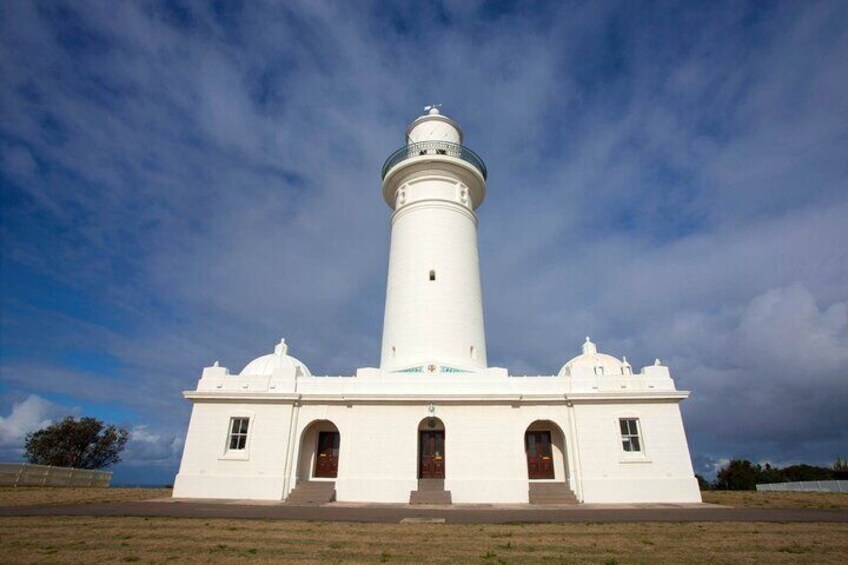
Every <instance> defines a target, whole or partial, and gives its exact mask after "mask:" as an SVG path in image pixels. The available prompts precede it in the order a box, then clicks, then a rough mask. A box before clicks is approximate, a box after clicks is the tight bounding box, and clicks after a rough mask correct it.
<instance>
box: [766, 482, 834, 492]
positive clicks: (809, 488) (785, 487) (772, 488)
mask: <svg viewBox="0 0 848 565" xmlns="http://www.w3.org/2000/svg"><path fill="white" fill-rule="evenodd" d="M757 490H759V491H768V492H848V481H801V482H796V483H772V484H768V485H757Z"/></svg>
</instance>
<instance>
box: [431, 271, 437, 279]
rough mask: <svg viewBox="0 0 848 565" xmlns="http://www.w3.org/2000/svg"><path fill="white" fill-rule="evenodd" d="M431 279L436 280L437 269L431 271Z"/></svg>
mask: <svg viewBox="0 0 848 565" xmlns="http://www.w3.org/2000/svg"><path fill="white" fill-rule="evenodd" d="M430 280H431V281H434V280H436V271H430Z"/></svg>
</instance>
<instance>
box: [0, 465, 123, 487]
mask: <svg viewBox="0 0 848 565" xmlns="http://www.w3.org/2000/svg"><path fill="white" fill-rule="evenodd" d="M111 480H112V472H111V471H90V470H88V469H73V468H71V467H52V466H50V465H29V464H27V463H0V486H6V487H108V486H109V482H110V481H111Z"/></svg>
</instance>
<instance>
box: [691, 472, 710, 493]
mask: <svg viewBox="0 0 848 565" xmlns="http://www.w3.org/2000/svg"><path fill="white" fill-rule="evenodd" d="M695 478H696V479H697V480H698V489H700V490H710V489H711V488H713V485H711V484H710V482H709V481H708V480H707V479H705V478H704V477H702V476H701V475H699V474H698V473H695Z"/></svg>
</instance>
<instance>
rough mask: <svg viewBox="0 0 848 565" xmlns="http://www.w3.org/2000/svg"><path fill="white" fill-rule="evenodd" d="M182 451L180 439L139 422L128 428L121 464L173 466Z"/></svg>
mask: <svg viewBox="0 0 848 565" xmlns="http://www.w3.org/2000/svg"><path fill="white" fill-rule="evenodd" d="M181 452H182V439H181V438H178V437H175V436H173V435H170V436H168V435H164V434H162V433H158V432H153V431H151V430H150V428H149V427H148V426H146V425H143V424H140V425H137V426H135V427H134V428H133V429H132V430H130V439H129V441H128V442H127V447H126V450H125V451H124V453H123V454H122V455H121V460H122V463H123V464H126V465H130V466H134V467H138V466H145V465H159V466H163V465H164V466H168V467H173V466H174V465H175V464H176V463H177V462H178V461H179V456H180V454H181Z"/></svg>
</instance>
